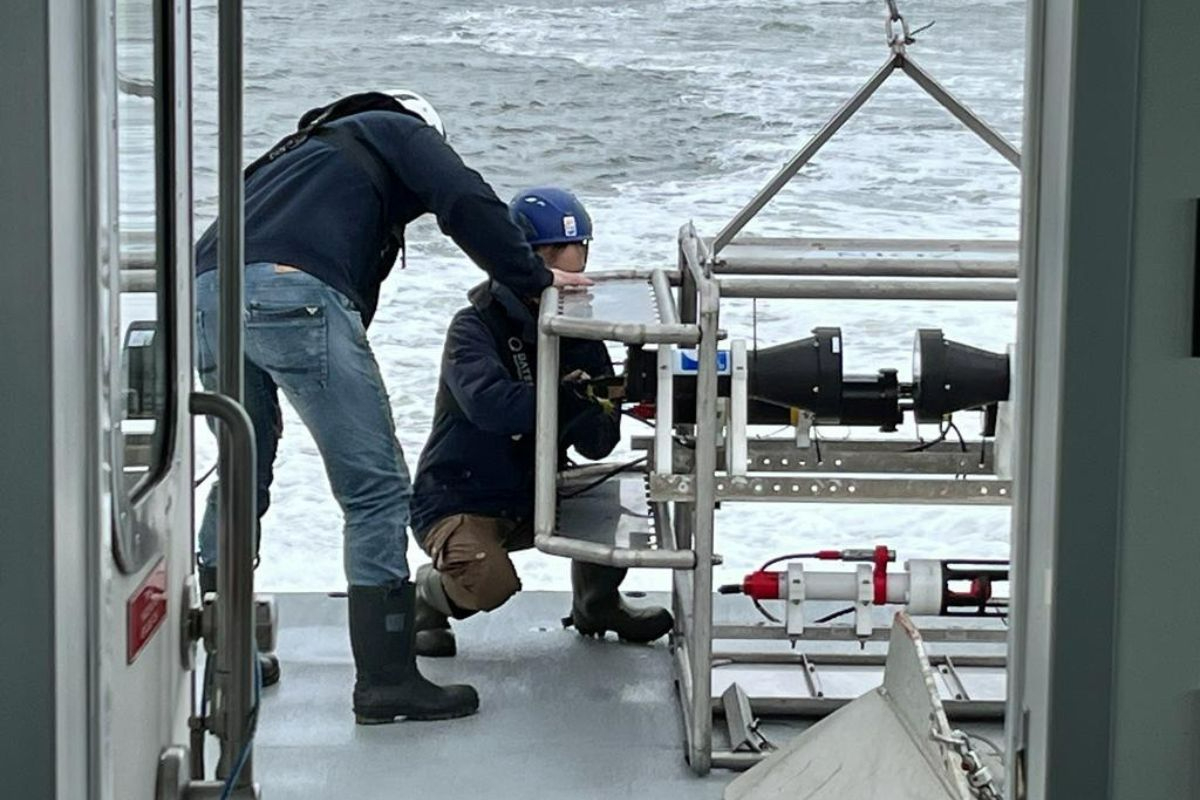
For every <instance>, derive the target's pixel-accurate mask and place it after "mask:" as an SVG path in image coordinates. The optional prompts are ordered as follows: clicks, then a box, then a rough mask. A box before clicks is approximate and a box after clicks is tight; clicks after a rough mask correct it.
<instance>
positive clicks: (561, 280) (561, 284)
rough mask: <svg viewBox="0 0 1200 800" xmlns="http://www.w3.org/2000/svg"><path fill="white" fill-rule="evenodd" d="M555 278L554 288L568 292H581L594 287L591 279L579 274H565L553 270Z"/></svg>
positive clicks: (552, 273) (551, 271)
mask: <svg viewBox="0 0 1200 800" xmlns="http://www.w3.org/2000/svg"><path fill="white" fill-rule="evenodd" d="M550 274H551V275H553V276H554V288H556V289H563V290H566V291H568V292H573V291H580V290H583V289H586V288H587V287H589V286H591V285H592V280H591V279H590V278H585V277H584V276H583V275H582V274H581V273H579V272H563V271H562V270H561V269H551V270H550Z"/></svg>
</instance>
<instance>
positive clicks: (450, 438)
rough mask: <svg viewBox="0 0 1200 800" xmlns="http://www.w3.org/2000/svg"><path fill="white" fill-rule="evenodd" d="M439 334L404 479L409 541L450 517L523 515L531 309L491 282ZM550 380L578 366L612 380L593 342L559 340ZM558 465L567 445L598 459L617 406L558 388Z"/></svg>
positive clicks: (531, 420)
mask: <svg viewBox="0 0 1200 800" xmlns="http://www.w3.org/2000/svg"><path fill="white" fill-rule="evenodd" d="M470 298H471V306H470V307H468V308H464V309H462V310H461V311H459V312H458V313H457V314H456V315H455V316H454V320H453V321H452V322H451V323H450V329H449V331H448V332H447V333H446V347H445V350H444V351H443V353H442V374H441V379H440V380H439V382H438V391H437V399H436V401H435V407H434V418H433V432H432V433H431V434H430V436H429V441H428V442H427V443H426V445H425V449H424V450H423V451H422V452H421V458H420V461H419V462H418V464H417V475H416V479H415V480H414V482H413V498H412V505H411V509H412V527H413V531H414V532H415V533H416V535H417V537H418V539H423V538H424V537H425V534H426V533H427V532H428V531H429V529H430V528H431V527H433V525H434V523H436V522H437V521H438V520H439V519H441V518H442V517H445V516H449V515H451V514H487V515H489V516H499V517H506V518H509V519H514V520H527V519H530V518H532V516H533V466H534V429H535V427H536V424H537V412H536V406H537V400H536V394H535V392H536V390H535V387H534V379H535V376H536V373H537V349H536V348H537V336H536V321H535V318H534V313H533V311H531V310H530V309H529V307H528V306H526V305H525V304H524V303H523V302H522V301H521V300H520V299H518V298H517V296H516V295H515V294H514V293H513V292H512V291H511V290H509V289H507V288H505V287H503V286H500V285H498V284H496V283H495V282H494V281H493V282H491V283H489V284H483V285H481V286H477V287H475V288H474V289H473V290H471V294H470ZM559 363H560V376H561V375H567V374H569V373H571V372H574V371H575V370H578V369H581V370H583V371H585V372H587V373H588V374H589V375H591V376H592V377H593V378H596V377H600V376H603V375H612V374H613V366H612V361H611V360H610V359H609V356H608V350H607V349H606V348H605V346H604V343H603V342H595V341H586V340H583V339H563V340H562V342H561V349H560V362H559ZM558 409H559V453H560V458H559V463H560V465H562V463H563V459H564V458H565V454H566V450H567V448H568V447H574V448H575V449H576V450H577V451H578V452H579V454H580V455H582V456H584V457H586V458H591V459H599V458H604V457H605V456H607V455H608V454H609V453H610V452H612V449H613V448H614V447H616V445H617V442H618V441H619V440H620V438H621V415H620V409H619V408H615V409H613V410H612V411H611V412H606V411H605V410H604V408H603V407H602V406H601V405H600V404H599V403H597V402H595V401H593V400H588V399H586V398H584V397H581V396H580V394H579V393H578V392H577V391H576V390H574V389H572V388H570V387H569V386H564V387H561V388H560V389H559V404H558Z"/></svg>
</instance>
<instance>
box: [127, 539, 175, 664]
mask: <svg viewBox="0 0 1200 800" xmlns="http://www.w3.org/2000/svg"><path fill="white" fill-rule="evenodd" d="M125 609H126V615H125V620H126V623H125V624H126V635H125V657H126V663H128V664H132V663H133V662H134V661H135V660H136V659H137V657H138V654H139V653H141V652H142V649H143V648H145V646H146V643H147V642H149V641H150V640H151V639H152V638H154V634H155V632H156V631H157V630H158V629H159V628H160V627H161V626H162V623H163V620H164V619H166V618H167V560H166V559H165V558H160V559H159V561H158V563H157V564H155V565H154V569H152V570H150V574H149V575H147V576H146V580H144V581H142V585H141V586H139V587H138V588H137V591H136V592H134V593H133V595H132V596H131V597H130V598H129V599H128V600H127V601H126V602H125Z"/></svg>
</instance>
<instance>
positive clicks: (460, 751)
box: [254, 592, 734, 800]
mask: <svg viewBox="0 0 1200 800" xmlns="http://www.w3.org/2000/svg"><path fill="white" fill-rule="evenodd" d="M277 601H278V603H279V614H280V621H281V630H280V633H279V645H278V653H279V657H280V660H281V662H282V665H283V680H282V681H281V683H280V684H279V685H278V686H277V687H274V688H271V689H268V690H266V692H265V693H264V696H263V708H262V711H261V715H260V722H259V729H258V736H257V738H256V747H255V751H254V752H255V777H256V780H257V781H258V782H260V783H261V785H262V789H263V796H264V798H266V800H301V798H303V799H304V800H308V799H309V798H343V797H344V798H356V800H357V799H358V798H363V799H370V798H401V797H407V798H438V800H443V799H445V800H451V799H452V798H480V797H483V798H489V800H506V798H527V797H537V798H542V797H546V798H579V799H580V800H588V799H589V798H618V797H645V798H677V797H680V798H719V797H721V794H722V791H723V789H724V786H725V784H726V783H728V782H729V781H730V780H732V778H733V777H734V773H729V772H721V771H717V772H714V773H713V774H712V775H710V776H708V777H706V778H697V777H696V776H695V775H694V774H692V772H691V770H690V769H689V768H688V767H687V765H686V764H685V763H684V760H683V749H682V742H683V729H682V723H681V721H680V714H679V709H678V704H677V702H676V699H675V695H674V685H673V682H672V677H671V661H670V657H669V654H668V651H667V647H666V644H665V642H659V643H658V644H656V645H653V646H636V645H625V644H621V643H619V642H617V641H616V640H615V639H612V638H610V639H609V640H608V641H596V640H590V639H583V638H582V637H579V636H578V635H576V634H575V633H574V631H566V630H563V629H562V628H561V626H560V624H559V618H560V617H561V616H562V614H563V613H565V612H566V611H567V610H568V608H569V605H570V597H569V595H567V594H565V593H552V592H523V593H521V594H519V595H517V596H516V597H514V598H513V599H512V600H511V601H509V603H508V604H506V605H505V606H504V607H503V608H501V609H499V610H498V611H496V612H494V613H491V614H478V615H476V616H475V617H473V618H471V619H469V620H465V621H464V622H462V623H457V624H456V629H457V631H458V640H459V654H458V656H457V657H455V658H453V659H421V667H422V670H423V672H424V673H425V674H426V675H427V676H428V677H430V678H431V679H432V680H435V681H439V682H452V681H470V682H472V683H474V684H475V686H476V687H477V688H478V689H479V693H480V696H481V707H480V711H479V714H478V715H476V716H474V717H471V718H468V719H461V720H451V721H447V722H404V723H398V724H396V725H384V726H377V727H361V726H357V725H355V724H354V719H353V716H352V715H351V713H350V690H351V686H352V684H353V680H354V666H353V661H352V659H351V656H350V643H349V639H348V635H347V632H346V601H345V600H344V599H340V598H331V597H328V596H326V595H321V594H286V595H278V596H277Z"/></svg>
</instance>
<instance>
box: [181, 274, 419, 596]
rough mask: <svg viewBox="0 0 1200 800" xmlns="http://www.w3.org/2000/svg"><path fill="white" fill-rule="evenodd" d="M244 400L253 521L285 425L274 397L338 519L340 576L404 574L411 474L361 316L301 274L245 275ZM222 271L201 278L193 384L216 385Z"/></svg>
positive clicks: (211, 552) (212, 541) (203, 543)
mask: <svg viewBox="0 0 1200 800" xmlns="http://www.w3.org/2000/svg"><path fill="white" fill-rule="evenodd" d="M245 275H246V286H245V303H246V306H245V320H246V328H245V354H246V362H245V374H246V377H245V398H244V405H245V407H246V411H247V412H248V413H249V415H250V420H251V422H253V423H254V432H255V439H256V444H257V447H258V465H257V466H258V509H257V510H258V516H259V518H260V519H261V518H262V515H263V514H264V513H266V510H267V506H268V505H269V504H270V501H271V494H270V489H271V478H272V468H273V465H274V462H275V451H276V447H277V445H278V443H279V437H280V435H281V434H282V432H283V420H282V417H281V415H280V411H279V396H278V390H280V389H282V390H283V393H284V395H285V396H286V397H287V399H288V402H290V403H291V404H292V407H293V408H295V409H296V412H297V413H298V414H299V415H300V419H301V420H302V421H303V422H304V425H305V427H307V428H308V430H309V432H310V433H311V434H312V437H313V439H314V440H316V443H317V447H318V449H319V450H320V451H321V458H322V460H323V461H324V462H325V474H326V475H327V476H328V478H329V485H330V487H331V488H332V489H333V495H334V497H335V498H336V499H337V501H338V504H339V505H340V506H341V507H342V513H343V515H344V520H345V527H344V550H343V553H344V556H343V561H344V567H345V570H346V580H347V581H348V582H349V583H350V584H352V585H359V586H382V585H386V584H389V583H393V582H395V581H397V580H403V579H406V578H407V577H408V575H409V571H408V558H407V554H406V551H407V545H408V542H407V530H406V529H407V527H408V502H409V498H410V496H411V495H412V486H411V483H410V481H409V476H408V467H407V466H406V465H405V463H404V454H403V452H401V450H400V443H399V442H398V441H397V440H396V428H395V423H394V421H393V420H392V409H391V406H390V405H389V403H388V395H387V390H386V389H385V388H384V385H383V377H382V376H381V375H380V373H379V365H378V364H377V363H376V362H375V356H374V354H373V353H372V352H371V346H370V344H368V342H367V335H366V331H365V329H364V328H363V323H362V318H361V317H360V315H359V313H358V309H357V308H355V306H354V304H353V303H351V302H350V300H349V299H347V298H346V297H345V296H344V295H342V294H341V293H340V292H337V291H335V290H334V289H332V288H330V287H329V286H328V285H327V284H325V283H324V282H322V281H320V280H318V279H317V278H314V277H312V276H311V275H309V274H307V273H305V272H300V271H298V270H280V269H278V268H276V266H275V265H274V264H250V265H248V266H247V267H246V273H245ZM218 297H219V290H218V284H217V273H216V272H215V271H213V272H206V273H204V274H203V275H200V276H199V277H198V278H197V279H196V342H197V348H196V349H197V364H198V366H199V370H200V381H201V383H203V384H204V388H205V389H206V390H208V391H215V390H216V386H217V367H216V365H217V335H218V330H219V326H218V323H217V314H218ZM217 496H218V491H217V486H216V485H214V486H213V488H212V490H211V491H210V492H209V494H208V504H207V506H206V508H205V511H204V521H203V523H202V524H201V526H200V563H202V564H204V565H208V566H212V565H215V564H216V558H217Z"/></svg>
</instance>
